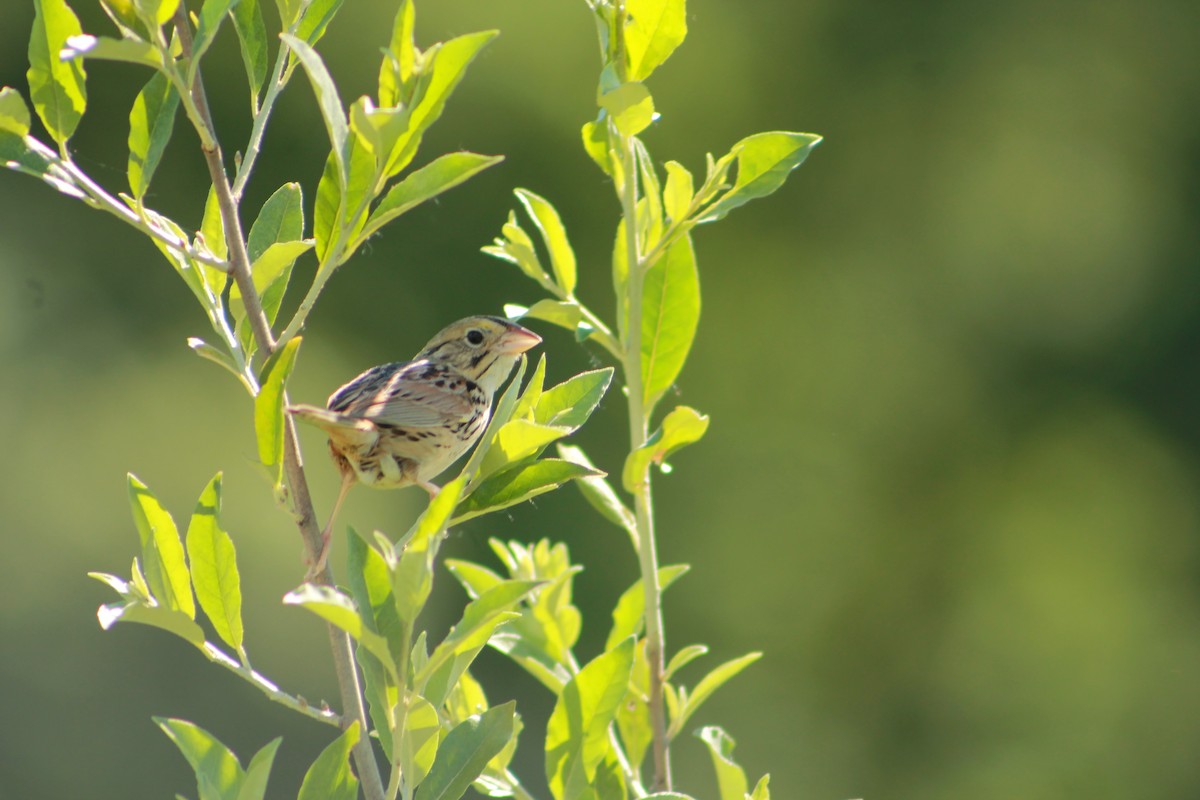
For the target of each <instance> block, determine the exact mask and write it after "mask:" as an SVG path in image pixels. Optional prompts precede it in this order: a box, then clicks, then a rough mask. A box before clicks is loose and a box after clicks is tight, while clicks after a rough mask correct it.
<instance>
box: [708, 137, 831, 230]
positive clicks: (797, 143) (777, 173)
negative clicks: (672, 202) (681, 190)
mask: <svg viewBox="0 0 1200 800" xmlns="http://www.w3.org/2000/svg"><path fill="white" fill-rule="evenodd" d="M820 142H821V137H820V136H817V135H816V134H812V133H789V132H786V131H771V132H769V133H756V134H754V135H753V136H747V137H746V138H745V139H742V140H741V141H740V142H738V143H737V144H735V145H734V146H733V149H732V150H730V151H729V152H730V154H731V155H732V154H734V153H736V154H737V181H736V182H735V183H734V185H733V187H732V188H731V189H729V190H728V191H726V192H725V193H724V194H723V195H721V197H720V198H719V199H718V200H717V201H716V202H715V203H713V204H712V205H711V206H709V207H708V208H706V209H705V210H704V211H703V212H701V214H700V216H699V217H698V218H697V220H696V221H697V223H704V222H715V221H717V220H719V219H721V218H722V217H724V216H725V215H726V214H728V213H729V212H730V211H733V210H734V209H735V208H737V207H738V206H741V205H745V204H746V203H748V202H750V201H751V200H755V199H757V198H759V197H766V196H767V195H769V194H771V193H772V192H774V191H775V190H776V189H778V188H779V187H780V186H782V185H783V182H784V181H785V180H787V176H788V173H790V172H791V171H792V170H794V169H795V168H796V167H798V166H800V165H801V164H802V163H803V162H804V159H806V158H808V154H809V153H811V152H812V149H813V148H814V147H816V146H817V145H818V144H820Z"/></svg>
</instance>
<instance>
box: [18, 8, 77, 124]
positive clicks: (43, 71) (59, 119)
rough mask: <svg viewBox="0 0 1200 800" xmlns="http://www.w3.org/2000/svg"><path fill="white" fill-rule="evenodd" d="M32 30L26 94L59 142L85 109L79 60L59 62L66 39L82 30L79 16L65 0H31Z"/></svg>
mask: <svg viewBox="0 0 1200 800" xmlns="http://www.w3.org/2000/svg"><path fill="white" fill-rule="evenodd" d="M33 8H34V18H33V32H32V33H31V34H30V36H29V71H28V72H27V73H26V76H27V77H28V79H29V97H30V99H31V100H32V101H33V108H34V110H35V111H37V114H38V116H39V117H40V118H41V120H42V124H43V125H45V126H46V130H47V131H49V132H50V136H51V137H53V138H54V141H56V142H58V143H59V145H62V144H64V143H65V142H66V141H67V140H68V139H70V138H71V135H72V134H73V133H75V128H76V126H78V125H79V120H80V119H81V118H82V117H83V112H84V109H85V108H87V86H86V84H85V81H86V79H87V74H86V72H84V69H83V62H82V61H81V60H79V59H71V60H69V61H63V60H61V59H60V58H59V53H60V51H62V50H63V48H64V47H66V45H67V39H69V38H71V37H72V36H78V35H79V34H81V33H83V29H82V28H80V27H79V19H78V18H77V17H76V16H75V12H73V11H72V10H71V8H70V6H68V5H67V4H66V1H65V0H34V4H33Z"/></svg>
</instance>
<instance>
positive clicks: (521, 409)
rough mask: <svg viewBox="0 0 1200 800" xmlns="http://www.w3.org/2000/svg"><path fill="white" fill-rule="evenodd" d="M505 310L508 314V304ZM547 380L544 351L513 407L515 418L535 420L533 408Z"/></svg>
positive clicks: (513, 416)
mask: <svg viewBox="0 0 1200 800" xmlns="http://www.w3.org/2000/svg"><path fill="white" fill-rule="evenodd" d="M504 310H505V313H506V314H507V313H508V306H505V307H504ZM509 319H512V317H509ZM545 382H546V354H545V353H542V354H541V355H539V356H538V363H537V366H536V367H534V368H533V375H532V376H530V378H529V380H528V381H526V383H525V390H524V391H523V392H521V398H520V399H519V400H518V401H517V406H516V408H514V409H513V413H512V418H513V419H523V420H528V421H533V409H534V408H535V407H536V406H537V402H538V400H540V399H541V397H542V385H543V384H544V383H545Z"/></svg>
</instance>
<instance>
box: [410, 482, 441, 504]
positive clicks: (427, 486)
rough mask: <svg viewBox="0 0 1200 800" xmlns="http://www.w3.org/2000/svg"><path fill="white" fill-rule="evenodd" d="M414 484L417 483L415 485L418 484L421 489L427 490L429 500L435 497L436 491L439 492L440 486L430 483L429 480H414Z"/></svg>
mask: <svg viewBox="0 0 1200 800" xmlns="http://www.w3.org/2000/svg"><path fill="white" fill-rule="evenodd" d="M416 484H417V486H420V487H421V488H422V489H424V490H425V491H427V492H429V499H430V500H432V499H434V498H435V497H437V496H438V492H440V491H441V487H439V486H436V485H434V484H432V483H430V482H429V481H416Z"/></svg>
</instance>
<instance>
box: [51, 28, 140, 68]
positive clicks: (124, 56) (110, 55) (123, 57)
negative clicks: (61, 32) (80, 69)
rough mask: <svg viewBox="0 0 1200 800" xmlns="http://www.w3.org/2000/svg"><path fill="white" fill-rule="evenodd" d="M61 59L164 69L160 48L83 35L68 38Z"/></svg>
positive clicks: (127, 40) (61, 52)
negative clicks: (119, 62) (121, 63)
mask: <svg viewBox="0 0 1200 800" xmlns="http://www.w3.org/2000/svg"><path fill="white" fill-rule="evenodd" d="M58 56H59V58H61V59H62V60H64V61H68V60H72V59H77V58H95V59H99V60H101V61H122V62H125V63H127V64H138V65H140V66H143V67H150V68H152V69H161V68H162V56H161V55H160V54H159V51H158V48H156V47H155V46H154V45H152V44H150V43H149V42H144V41H142V40H141V39H111V38H109V37H107V36H90V35H88V34H86V33H82V34H80V35H78V36H71V37H68V38H67V41H66V43H65V45H64V46H63V49H62V50H60V51H59V54H58Z"/></svg>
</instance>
